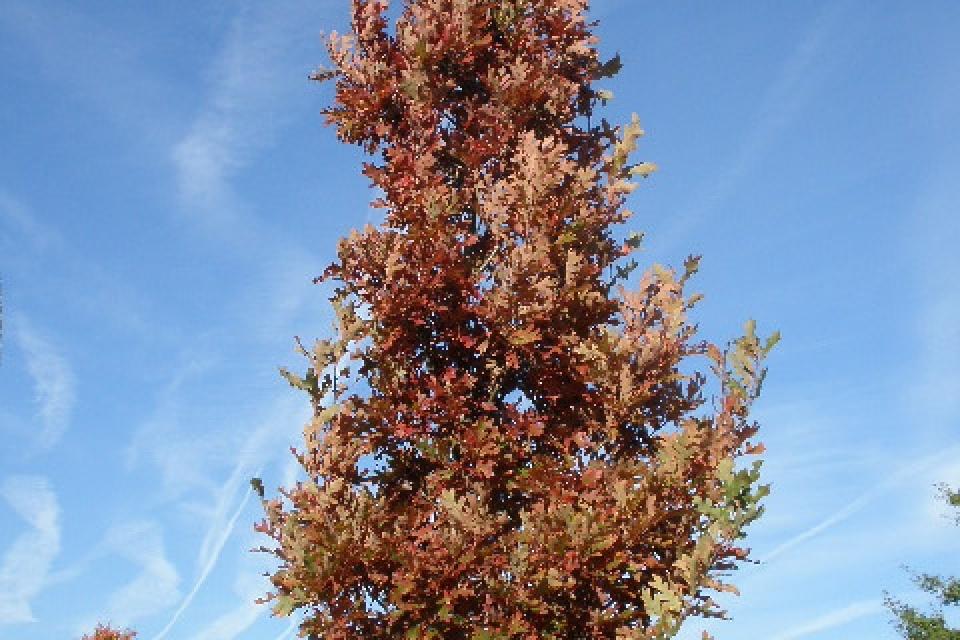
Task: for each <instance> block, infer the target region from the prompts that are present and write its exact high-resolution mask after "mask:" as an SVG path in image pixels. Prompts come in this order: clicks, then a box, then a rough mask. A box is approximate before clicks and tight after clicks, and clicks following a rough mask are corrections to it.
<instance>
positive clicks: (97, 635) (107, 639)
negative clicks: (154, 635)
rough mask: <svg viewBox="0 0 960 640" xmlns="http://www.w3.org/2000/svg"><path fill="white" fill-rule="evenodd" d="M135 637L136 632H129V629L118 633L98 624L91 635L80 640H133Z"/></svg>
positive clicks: (117, 630)
mask: <svg viewBox="0 0 960 640" xmlns="http://www.w3.org/2000/svg"><path fill="white" fill-rule="evenodd" d="M136 637H137V632H136V631H130V630H129V629H126V630H123V631H120V630H119V629H114V628H113V627H110V626H109V625H104V624H98V625H97V628H96V629H94V630H93V633H91V634H87V635H85V636H83V638H81V640H134V639H135V638H136Z"/></svg>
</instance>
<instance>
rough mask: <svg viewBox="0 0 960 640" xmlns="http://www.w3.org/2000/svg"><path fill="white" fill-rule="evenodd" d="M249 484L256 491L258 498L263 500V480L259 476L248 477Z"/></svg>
mask: <svg viewBox="0 0 960 640" xmlns="http://www.w3.org/2000/svg"><path fill="white" fill-rule="evenodd" d="M250 486H251V487H253V490H254V491H255V492H256V494H257V495H258V496H260V499H261V500H263V495H264V491H263V480H261V479H260V478H250Z"/></svg>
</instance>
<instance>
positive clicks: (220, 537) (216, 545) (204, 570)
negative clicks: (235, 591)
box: [154, 488, 252, 640]
mask: <svg viewBox="0 0 960 640" xmlns="http://www.w3.org/2000/svg"><path fill="white" fill-rule="evenodd" d="M251 493H252V491H251V490H250V489H249V488H248V489H247V490H246V491H245V492H244V494H243V498H242V499H241V500H240V504H239V505H238V506H237V508H236V509H235V510H234V512H233V514H232V515H231V516H230V519H229V520H227V521H226V523H225V526H224V527H223V528H222V529H219V530H215V529H214V528H213V526H211V528H210V529H209V530H208V534H207V538H206V539H205V540H204V547H205V552H206V557H203V558H201V560H202V562H203V565H202V566H201V568H200V574H199V575H198V576H197V580H196V582H194V584H193V588H191V589H190V593H188V594H187V597H186V598H184V599H183V601H182V602H181V603H180V606H179V607H177V610H176V611H175V612H174V614H173V616H172V617H171V618H170V621H169V622H167V624H166V626H164V627H163V629H161V630H160V632H159V633H157V635H156V636H154V640H160V639H161V638H164V637H166V635H167V634H168V633H169V632H170V630H171V629H172V628H173V626H174V625H175V624H176V623H177V620H179V619H180V616H181V615H183V612H184V611H186V610H187V608H188V607H189V606H190V605H191V604H192V603H193V599H194V598H195V597H196V595H197V593H199V592H200V587H202V586H203V584H204V582H206V580H207V578H208V577H209V576H210V572H211V571H213V568H214V566H216V564H217V561H218V560H219V559H220V553H221V552H222V551H223V546H224V545H225V544H226V542H227V539H228V538H229V537H230V535H231V534H232V533H233V530H234V528H235V527H236V526H237V519H238V518H239V517H240V514H242V513H243V510H244V508H245V507H246V506H247V502H248V501H249V500H250V494H251ZM214 524H216V525H219V524H221V523H220V522H219V521H216V522H215V523H214ZM208 540H209V544H208Z"/></svg>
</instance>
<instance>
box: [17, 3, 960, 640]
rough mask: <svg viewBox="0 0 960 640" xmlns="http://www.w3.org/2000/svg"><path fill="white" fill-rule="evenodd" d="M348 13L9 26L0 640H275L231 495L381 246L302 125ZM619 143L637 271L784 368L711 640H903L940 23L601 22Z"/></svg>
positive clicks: (953, 188) (289, 419)
mask: <svg viewBox="0 0 960 640" xmlns="http://www.w3.org/2000/svg"><path fill="white" fill-rule="evenodd" d="M346 5H347V2H346V0H319V1H314V2H300V1H296V0H276V1H275V2H271V3H255V2H241V1H236V2H228V3H225V2H209V1H202V0H199V1H198V0H194V1H191V2H183V1H171V2H165V3H129V2H123V3H121V2H102V1H94V0H90V1H88V2H84V3H72V2H65V1H53V0H5V1H4V3H3V6H2V8H0V59H2V61H3V64H2V65H0V83H2V86H3V88H4V92H3V93H4V98H3V100H2V101H0V150H2V153H0V277H2V284H3V337H2V363H0V438H2V441H3V443H4V444H3V446H2V448H0V638H11V639H13V638H17V639H18V640H34V639H40V638H53V637H65V638H69V637H79V635H80V634H81V632H83V631H84V630H87V629H89V628H90V627H92V625H93V624H94V622H95V621H97V620H111V621H113V622H115V623H118V624H122V625H132V626H134V627H135V628H137V629H139V630H140V632H141V636H140V637H141V638H144V639H157V640H159V639H161V638H167V639H169V640H176V639H184V640H186V639H202V640H215V639H228V638H240V639H243V638H278V639H279V638H284V637H289V633H290V631H291V627H290V622H289V621H288V620H277V619H271V618H270V617H269V616H268V615H265V612H264V611H263V609H262V608H261V607H257V606H255V605H253V604H252V600H253V599H254V598H255V597H257V596H258V595H260V594H261V593H262V592H263V591H264V589H265V585H266V582H265V579H263V578H262V577H261V576H260V574H261V573H262V572H263V571H265V570H267V569H269V567H270V566H271V564H270V562H269V559H268V558H265V557H263V556H260V555H255V554H251V553H248V551H247V550H248V549H249V548H251V547H253V546H256V545H258V544H261V543H263V542H264V541H263V540H261V539H259V538H258V536H257V535H256V534H254V533H253V532H252V529H251V527H252V523H253V522H254V521H255V520H257V519H258V518H259V506H258V505H257V504H256V501H255V500H252V499H250V495H249V492H248V490H247V487H248V484H247V481H248V479H249V478H250V477H251V476H253V475H255V474H258V473H259V474H261V475H262V476H263V477H264V478H265V483H266V484H267V485H268V486H269V487H276V486H277V485H280V484H285V483H289V482H290V480H291V479H292V478H294V477H295V473H296V468H295V467H294V466H293V465H292V464H291V462H292V458H291V456H290V455H289V454H288V448H289V447H290V446H292V445H296V444H298V440H299V433H300V429H301V427H302V423H303V422H304V420H305V419H306V416H307V412H308V407H307V404H306V399H305V398H304V397H302V396H301V395H299V394H298V393H295V392H293V391H292V390H290V389H289V388H288V387H287V385H286V384H285V383H284V382H283V381H282V380H281V379H280V377H279V376H278V375H277V374H276V367H277V366H280V365H284V366H290V367H295V368H302V364H301V363H300V361H299V359H298V357H297V356H296V355H295V353H294V351H293V336H295V335H299V336H302V337H304V339H313V338H315V337H325V336H328V335H329V327H330V321H331V314H330V310H329V307H328V304H327V301H326V293H327V290H325V289H323V288H320V287H316V286H314V285H312V284H311V282H310V281H311V278H312V277H313V276H315V275H317V274H319V273H320V271H321V270H322V268H323V267H324V266H325V265H326V264H327V263H329V262H330V261H331V259H332V258H333V252H334V249H335V244H336V239H337V238H338V237H339V236H341V235H343V234H345V233H346V232H348V231H349V229H350V228H352V227H358V226H361V225H362V224H364V223H365V222H367V221H368V220H375V216H374V214H372V213H371V211H370V209H369V207H368V203H369V200H370V198H371V192H370V190H369V189H367V187H366V184H365V182H364V179H363V178H362V176H360V174H359V162H360V155H359V153H358V151H357V150H355V149H352V148H347V147H343V146H342V145H340V144H338V143H337V142H336V140H335V138H334V135H333V132H332V131H331V130H329V129H326V128H324V127H323V126H322V124H321V117H320V116H319V114H318V111H319V109H320V108H321V107H322V106H323V105H325V104H326V103H327V101H328V100H329V90H328V89H326V88H321V87H318V86H317V85H315V84H314V83H310V82H308V81H307V80H306V76H307V74H308V73H309V72H310V71H312V70H313V69H314V68H315V67H316V66H318V65H319V64H321V63H323V62H324V60H325V57H324V51H323V49H322V47H321V45H320V39H319V33H320V32H321V30H328V31H329V30H333V29H339V30H341V31H342V30H344V29H345V27H346V16H347V12H346V9H347V7H346ZM594 15H595V16H596V17H598V18H599V19H600V20H601V21H602V23H601V27H600V29H599V34H600V36H601V38H602V43H601V48H602V50H603V52H604V53H606V54H608V55H612V54H613V53H615V52H619V53H620V55H621V57H622V59H623V62H624V65H625V67H624V70H623V72H622V73H621V75H620V76H618V77H617V78H615V79H613V80H611V81H609V82H608V83H607V84H606V87H607V88H609V89H611V90H613V92H614V93H615V95H616V99H615V100H614V102H613V103H612V104H611V107H610V108H609V111H608V115H609V117H610V119H611V120H613V121H618V122H624V121H627V120H628V119H629V116H630V113H631V112H636V113H638V114H639V116H640V118H641V121H642V123H643V124H644V127H645V128H646V130H647V132H648V135H647V137H646V138H645V139H644V140H643V141H642V144H641V151H640V155H641V156H642V158H643V159H644V160H650V161H653V162H656V163H657V164H658V165H659V166H660V168H661V169H660V171H659V172H658V173H657V174H655V175H654V176H653V177H652V178H651V179H650V180H648V181H646V182H644V184H643V185H642V187H641V189H639V190H638V191H636V192H635V193H634V194H633V196H631V198H632V202H631V208H632V209H633V210H634V211H636V212H637V213H636V216H635V217H634V219H633V221H632V223H631V225H630V226H629V229H633V230H642V231H645V232H646V234H647V242H646V248H645V253H644V254H642V258H643V260H644V261H645V263H646V264H649V263H651V262H663V263H667V264H674V265H677V264H680V263H681V262H682V260H683V258H684V257H685V256H686V255H687V254H688V253H702V254H703V255H704V259H703V263H702V270H701V274H700V275H699V276H698V277H697V279H696V282H695V286H696V288H697V289H698V290H699V291H702V292H703V293H704V294H705V295H706V298H705V300H704V302H702V303H701V305H700V307H699V309H698V312H697V316H696V317H697V319H698V320H699V321H700V325H701V328H702V333H703V335H704V336H705V337H708V338H711V339H714V340H718V341H722V340H724V339H726V338H728V337H731V336H733V335H734V334H735V333H736V332H737V331H738V329H739V327H740V326H741V324H742V322H743V321H744V320H745V319H747V318H749V317H753V318H756V319H757V320H758V322H759V326H760V328H761V331H762V332H768V331H770V330H773V329H774V328H776V329H779V330H780V331H781V332H782V333H783V336H784V338H783V341H782V343H781V345H780V347H778V349H777V351H776V353H775V354H774V355H773V357H772V358H771V360H770V363H769V364H770V374H769V377H768V380H767V384H766V389H765V396H764V397H763V399H762V401H761V402H760V404H759V405H758V407H757V415H758V417H759V419H760V420H761V422H762V424H763V439H764V440H765V442H766V443H767V446H768V453H767V454H766V455H765V459H766V462H765V466H764V469H765V472H766V479H767V480H768V481H770V482H772V483H773V493H772V495H771V497H770V498H769V499H768V501H767V508H768V511H767V514H766V515H765V516H764V518H763V519H762V520H761V521H759V522H758V523H757V524H756V525H755V526H754V528H753V529H752V530H751V535H750V538H749V542H750V545H751V546H752V547H753V549H754V557H755V558H757V559H759V560H761V561H762V562H761V563H760V564H759V565H756V566H750V567H746V568H745V569H744V570H742V571H740V572H739V574H738V575H737V576H736V577H735V582H737V584H739V586H740V587H741V591H742V596H741V597H739V598H725V599H724V600H723V601H724V603H726V604H727V605H728V606H729V610H730V614H731V616H732V617H733V621H731V622H722V623H710V624H701V623H699V622H697V621H691V623H690V624H689V626H688V628H687V630H686V631H685V632H684V635H682V638H685V639H692V638H698V637H699V632H700V630H701V629H703V628H708V629H710V630H712V631H714V632H715V633H716V634H717V636H718V638H761V637H762V638H771V639H773V638H775V639H779V640H790V639H794V638H836V639H840V638H871V639H874V638H875V639H882V638H893V637H895V636H894V633H893V631H892V629H891V628H890V625H889V619H888V616H887V615H886V614H885V612H884V611H883V609H882V606H881V600H882V597H883V591H884V589H887V590H889V591H891V592H893V593H894V594H897V595H899V596H901V597H902V598H905V599H906V600H908V601H917V602H921V601H922V599H919V595H920V594H918V593H917V592H916V591H915V590H914V589H913V587H912V585H911V584H910V581H909V579H908V576H907V574H906V573H904V571H903V570H902V569H901V568H900V567H901V565H903V564H909V565H912V566H915V567H917V568H920V569H932V570H940V571H943V572H960V554H957V539H958V538H957V530H956V529H955V528H953V527H952V526H951V525H950V524H949V522H948V521H947V520H945V519H944V518H942V517H941V514H942V509H941V508H940V505H939V503H938V502H937V501H936V499H935V497H934V489H933V486H932V485H933V484H934V483H935V482H938V481H950V482H954V483H955V484H960V438H958V434H960V369H958V365H957V363H958V362H960V287H958V286H957V284H956V279H957V278H958V277H960V252H958V251H957V250H956V247H957V246H958V245H960V222H958V215H957V212H958V209H960V180H958V178H957V176H960V127H958V126H957V122H958V121H960V39H958V38H956V33H958V32H960V4H957V3H956V2H952V1H946V0H943V1H934V0H930V1H927V2H922V3H900V2H887V1H879V2H877V1H867V0H862V1H859V2H856V1H850V2H843V1H840V2H837V1H829V2H793V3H766V2H743V3H723V4H718V3H713V4H710V3H696V2H671V3H653V2H647V1H641V0H631V1H628V0H597V2H596V3H595V7H594Z"/></svg>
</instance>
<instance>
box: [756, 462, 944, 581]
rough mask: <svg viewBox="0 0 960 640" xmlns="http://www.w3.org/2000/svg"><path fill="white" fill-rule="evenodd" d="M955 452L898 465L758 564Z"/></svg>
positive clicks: (940, 463)
mask: <svg viewBox="0 0 960 640" xmlns="http://www.w3.org/2000/svg"><path fill="white" fill-rule="evenodd" d="M958 453H960V450H958V449H957V448H953V449H951V450H948V451H940V452H938V453H935V454H932V455H928V456H925V457H923V458H921V459H919V460H915V461H913V462H912V463H910V464H908V465H904V466H902V467H901V468H900V469H898V470H897V471H896V472H894V473H891V474H889V475H887V476H886V478H885V479H884V480H883V481H882V482H880V483H878V484H877V485H876V486H875V487H874V488H873V489H871V490H869V491H867V492H865V493H863V494H862V495H860V496H859V497H857V498H856V499H855V500H852V501H850V502H849V503H847V504H846V505H844V506H843V507H842V508H840V509H838V510H836V511H834V512H833V513H831V514H830V515H828V516H827V517H825V518H823V519H822V520H820V521H819V522H817V523H816V524H815V525H813V526H811V527H809V528H807V529H805V530H803V531H801V532H800V533H798V534H796V535H794V536H792V537H790V538H789V539H787V540H786V541H784V542H782V543H781V544H779V545H777V546H776V547H774V549H773V550H772V551H770V552H769V553H767V554H766V555H765V556H763V557H762V558H761V559H760V563H761V564H762V565H765V564H769V563H770V562H771V561H773V560H775V559H776V558H778V557H779V556H782V555H783V554H785V553H787V552H789V551H792V550H793V549H794V548H796V547H797V546H799V545H801V544H802V543H803V542H805V541H807V540H809V539H811V538H814V537H816V536H818V535H820V534H821V533H823V532H824V531H826V530H828V529H830V528H832V527H834V526H836V525H837V524H839V523H841V522H843V521H844V520H846V519H848V518H849V517H850V516H852V515H853V514H854V513H856V512H857V511H859V510H861V509H862V508H863V507H865V506H866V505H868V504H869V503H870V502H872V501H874V500H876V499H877V498H878V497H880V496H881V495H883V494H884V493H887V492H889V491H890V490H892V489H894V488H896V487H898V486H900V485H902V484H904V483H905V482H907V481H911V480H915V479H916V478H917V475H918V474H920V473H921V472H923V471H924V470H927V469H930V468H937V467H939V466H940V465H942V464H943V462H944V461H948V460H952V459H955V457H956V456H957V454H958Z"/></svg>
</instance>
